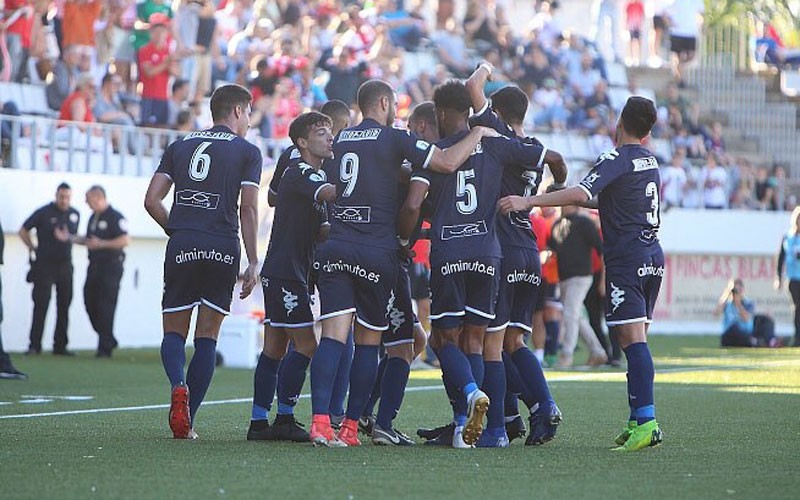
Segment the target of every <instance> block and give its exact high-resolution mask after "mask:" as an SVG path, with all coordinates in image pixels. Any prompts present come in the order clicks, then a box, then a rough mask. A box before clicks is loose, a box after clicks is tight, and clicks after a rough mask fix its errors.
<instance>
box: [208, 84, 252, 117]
mask: <svg viewBox="0 0 800 500" xmlns="http://www.w3.org/2000/svg"><path fill="white" fill-rule="evenodd" d="M252 101H253V96H252V94H250V91H249V90H247V89H246V88H244V87H242V86H241V85H236V84H230V85H223V86H222V87H218V88H217V90H215V91H214V93H213V94H212V95H211V118H212V119H213V120H214V122H215V123H216V122H220V121H224V120H226V119H227V118H228V117H229V116H230V114H231V113H232V112H233V109H234V108H235V107H236V106H241V107H242V108H246V107H247V105H248V104H250V103H251V102H252ZM243 111H246V110H244V109H243Z"/></svg>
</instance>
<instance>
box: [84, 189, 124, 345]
mask: <svg viewBox="0 0 800 500" xmlns="http://www.w3.org/2000/svg"><path fill="white" fill-rule="evenodd" d="M86 204H87V205H89V208H91V209H92V212H93V213H92V217H91V218H90V219H89V225H88V227H87V228H86V237H85V238H81V237H79V238H75V240H74V241H75V242H76V243H79V244H81V245H86V248H87V249H88V250H89V269H88V270H87V271H86V283H85V284H84V286H83V303H84V305H85V306H86V313H87V314H88V315H89V320H90V321H91V322H92V328H94V331H96V332H97V335H98V336H99V337H100V338H99V340H98V344H97V353H96V356H97V357H98V358H110V357H111V352H112V351H113V350H114V348H115V347H117V339H115V338H114V313H115V311H116V309H117V296H118V295H119V282H120V280H121V279H122V263H123V262H124V261H125V253H124V252H123V251H122V249H123V248H125V247H126V246H128V243H129V238H128V222H127V221H126V220H125V217H123V215H122V214H121V213H119V212H117V211H116V210H114V208H112V207H111V205H109V204H108V201H107V200H106V192H105V190H104V189H103V188H102V186H92V187H90V188H89V190H88V191H86Z"/></svg>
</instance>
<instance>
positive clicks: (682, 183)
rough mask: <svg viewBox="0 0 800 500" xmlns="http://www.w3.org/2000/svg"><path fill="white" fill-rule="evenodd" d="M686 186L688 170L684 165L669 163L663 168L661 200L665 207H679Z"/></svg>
mask: <svg viewBox="0 0 800 500" xmlns="http://www.w3.org/2000/svg"><path fill="white" fill-rule="evenodd" d="M685 188H686V171H685V170H684V169H683V168H682V167H677V166H675V165H667V166H666V167H664V168H662V169H661V202H662V203H663V204H664V206H665V207H679V206H681V203H682V202H683V194H684V193H683V192H684V189H685Z"/></svg>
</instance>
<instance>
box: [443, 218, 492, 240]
mask: <svg viewBox="0 0 800 500" xmlns="http://www.w3.org/2000/svg"><path fill="white" fill-rule="evenodd" d="M488 232H489V231H488V230H487V229H486V221H480V222H471V223H469V224H457V225H455V226H442V241H446V240H452V239H455V238H468V237H470V236H480V235H482V234H486V233H488Z"/></svg>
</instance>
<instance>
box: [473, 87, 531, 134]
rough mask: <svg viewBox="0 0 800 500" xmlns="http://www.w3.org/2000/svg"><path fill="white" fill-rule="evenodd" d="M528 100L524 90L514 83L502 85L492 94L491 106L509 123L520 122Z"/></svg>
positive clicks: (523, 118)
mask: <svg viewBox="0 0 800 500" xmlns="http://www.w3.org/2000/svg"><path fill="white" fill-rule="evenodd" d="M528 102H529V101H528V96H527V95H526V94H525V92H524V91H523V90H522V89H520V88H519V87H517V86H514V85H509V86H507V87H503V88H502V89H500V90H498V91H497V92H495V93H494V94H492V107H493V108H494V109H495V110H496V111H497V112H498V113H500V114H501V115H503V119H504V120H505V121H506V122H508V123H509V124H510V125H520V124H522V122H523V121H524V120H525V113H527V111H528ZM476 111H477V110H476Z"/></svg>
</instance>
